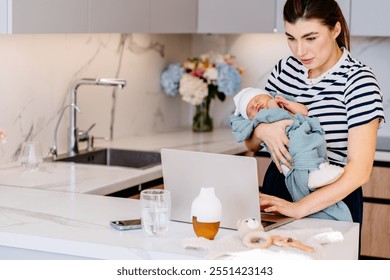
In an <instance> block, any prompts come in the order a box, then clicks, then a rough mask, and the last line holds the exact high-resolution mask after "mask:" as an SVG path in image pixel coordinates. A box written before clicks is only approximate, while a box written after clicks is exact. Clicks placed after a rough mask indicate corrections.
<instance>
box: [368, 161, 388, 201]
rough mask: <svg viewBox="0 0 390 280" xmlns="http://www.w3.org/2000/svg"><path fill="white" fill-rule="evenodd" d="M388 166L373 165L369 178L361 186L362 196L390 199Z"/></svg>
mask: <svg viewBox="0 0 390 280" xmlns="http://www.w3.org/2000/svg"><path fill="white" fill-rule="evenodd" d="M389 182H390V168H389V167H381V166H374V167H373V168H372V172H371V176H370V180H369V181H368V182H367V183H366V184H364V186H363V196H364V197H366V198H367V197H370V198H379V199H388V200H390V183H389Z"/></svg>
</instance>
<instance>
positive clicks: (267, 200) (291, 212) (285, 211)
mask: <svg viewBox="0 0 390 280" xmlns="http://www.w3.org/2000/svg"><path fill="white" fill-rule="evenodd" d="M259 198H260V209H261V210H262V211H264V212H273V213H279V214H282V215H284V216H287V217H293V218H295V219H300V218H302V217H303V216H302V215H301V214H300V211H299V210H300V209H299V206H298V203H297V202H289V201H287V200H284V199H282V198H279V197H276V196H272V195H268V194H263V193H260V194H259Z"/></svg>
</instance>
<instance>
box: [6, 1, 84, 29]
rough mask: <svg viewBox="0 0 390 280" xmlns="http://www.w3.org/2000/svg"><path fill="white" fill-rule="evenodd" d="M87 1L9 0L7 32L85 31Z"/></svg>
mask: <svg viewBox="0 0 390 280" xmlns="http://www.w3.org/2000/svg"><path fill="white" fill-rule="evenodd" d="M88 1H89V0H67V1H64V0H10V1H8V5H9V6H8V7H7V8H8V13H7V14H8V25H7V31H8V33H15V34H23V33H85V32H88Z"/></svg>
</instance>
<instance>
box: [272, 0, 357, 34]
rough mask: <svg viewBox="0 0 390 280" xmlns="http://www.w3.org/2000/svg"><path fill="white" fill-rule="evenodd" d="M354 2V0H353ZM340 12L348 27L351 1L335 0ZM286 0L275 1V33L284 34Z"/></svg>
mask: <svg viewBox="0 0 390 280" xmlns="http://www.w3.org/2000/svg"><path fill="white" fill-rule="evenodd" d="M353 1H355V0H353ZM337 2H338V4H339V6H340V8H341V10H342V11H343V15H344V18H345V21H346V22H347V24H348V26H350V5H351V0H337ZM285 3H286V0H276V29H275V31H276V32H279V33H284V32H285V30H284V21H283V8H284V4H285Z"/></svg>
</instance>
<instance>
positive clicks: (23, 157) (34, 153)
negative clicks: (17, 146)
mask: <svg viewBox="0 0 390 280" xmlns="http://www.w3.org/2000/svg"><path fill="white" fill-rule="evenodd" d="M20 162H21V164H22V166H23V167H24V168H25V169H28V170H37V169H38V166H39V165H40V164H41V163H42V162H43V154H42V147H41V144H40V143H39V142H26V143H24V144H23V146H22V151H21V154H20Z"/></svg>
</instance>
